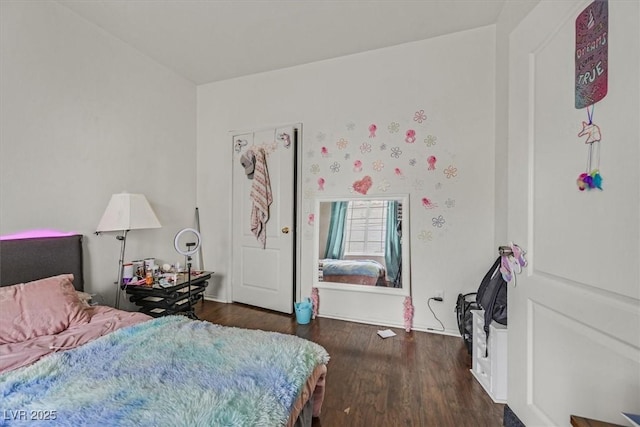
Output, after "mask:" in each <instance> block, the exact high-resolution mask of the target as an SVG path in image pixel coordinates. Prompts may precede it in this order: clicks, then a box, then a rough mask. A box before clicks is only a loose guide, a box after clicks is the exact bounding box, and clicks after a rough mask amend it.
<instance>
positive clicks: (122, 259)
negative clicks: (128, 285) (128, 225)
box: [116, 230, 129, 308]
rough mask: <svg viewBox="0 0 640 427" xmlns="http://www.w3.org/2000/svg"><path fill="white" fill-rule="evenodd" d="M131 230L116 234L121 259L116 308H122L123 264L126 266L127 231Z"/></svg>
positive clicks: (119, 262)
mask: <svg viewBox="0 0 640 427" xmlns="http://www.w3.org/2000/svg"><path fill="white" fill-rule="evenodd" d="M128 232H129V230H124V231H123V232H122V236H116V239H118V240H120V242H122V243H121V246H120V260H119V261H118V282H117V285H118V289H117V291H116V308H120V291H121V289H122V276H123V274H124V271H123V266H124V247H125V245H126V244H127V233H128Z"/></svg>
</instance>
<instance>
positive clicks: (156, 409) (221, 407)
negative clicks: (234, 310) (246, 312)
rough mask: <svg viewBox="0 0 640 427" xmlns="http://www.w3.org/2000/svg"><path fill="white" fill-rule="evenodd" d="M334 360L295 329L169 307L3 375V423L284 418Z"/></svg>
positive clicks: (255, 422) (245, 422) (228, 422)
mask: <svg viewBox="0 0 640 427" xmlns="http://www.w3.org/2000/svg"><path fill="white" fill-rule="evenodd" d="M328 361H329V356H328V354H327V352H326V351H325V349H324V348H322V347H321V346H319V345H318V344H315V343H313V342H311V341H308V340H304V339H301V338H298V337H296V336H292V335H285V334H280V333H275V332H264V331H257V330H248V329H239V328H230V327H224V326H219V325H214V324H212V323H209V322H201V321H193V320H189V319H186V318H184V317H182V316H168V317H163V318H158V319H153V320H150V321H147V322H143V323H140V324H138V325H135V326H131V327H128V328H124V329H120V330H118V331H116V332H113V333H111V334H109V335H106V336H104V337H102V338H99V339H97V340H95V341H93V342H91V343H89V344H86V345H83V346H81V347H78V348H76V349H73V350H68V351H63V352H58V353H55V354H52V355H50V356H47V357H45V358H43V359H42V360H40V361H38V362H37V363H35V364H33V365H30V366H27V367H24V368H21V369H18V370H15V371H12V372H7V373H5V374H2V375H0V425H24V424H26V422H25V421H23V420H21V419H20V418H23V419H24V416H26V417H27V419H29V420H31V418H32V417H33V415H35V416H36V417H37V416H38V415H40V416H41V417H43V416H44V415H46V412H37V411H49V417H48V418H49V419H48V420H43V421H41V422H40V423H41V424H42V425H48V426H51V425H65V426H81V425H90V426H98V425H100V426H107V425H113V426H116V425H117V426H182V425H188V426H279V425H283V424H285V423H286V422H287V419H288V417H289V413H290V411H291V409H292V407H293V404H294V402H295V401H296V399H297V397H298V395H299V394H300V392H301V390H302V388H303V387H304V384H305V382H306V380H307V378H308V377H309V376H310V375H311V373H312V372H313V370H314V368H315V367H316V366H317V365H319V364H326V363H327V362H328ZM23 411H24V412H23ZM51 414H54V417H53V418H55V419H54V420H51V418H52V416H51ZM34 424H37V423H34V422H33V421H29V425H34Z"/></svg>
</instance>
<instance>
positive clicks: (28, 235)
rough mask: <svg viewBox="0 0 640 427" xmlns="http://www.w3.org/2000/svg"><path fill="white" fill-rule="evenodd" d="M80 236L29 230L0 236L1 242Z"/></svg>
mask: <svg viewBox="0 0 640 427" xmlns="http://www.w3.org/2000/svg"><path fill="white" fill-rule="evenodd" d="M74 234H78V233H76V232H73V231H71V232H64V231H57V230H28V231H22V232H20V233H15V234H7V235H6V236H0V240H18V239H36V238H40V237H64V236H73V235H74Z"/></svg>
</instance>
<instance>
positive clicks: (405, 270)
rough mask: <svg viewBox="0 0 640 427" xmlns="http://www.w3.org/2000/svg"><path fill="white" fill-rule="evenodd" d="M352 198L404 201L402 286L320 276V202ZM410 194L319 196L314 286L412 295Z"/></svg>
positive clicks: (314, 229) (315, 223) (314, 256)
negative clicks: (338, 280) (359, 282)
mask: <svg viewBox="0 0 640 427" xmlns="http://www.w3.org/2000/svg"><path fill="white" fill-rule="evenodd" d="M351 200H400V201H401V202H402V288H385V287H382V286H365V285H358V284H349V283H336V282H325V281H323V280H320V278H319V277H318V276H319V274H318V271H319V267H320V203H329V202H346V201H351ZM410 211H411V210H410V206H409V194H385V195H375V196H373V195H371V196H363V197H317V198H316V200H315V208H314V213H315V219H314V222H313V268H314V269H313V286H315V287H317V288H319V289H333V290H338V291H349V292H366V293H376V294H388V295H398V296H410V295H411V257H410V247H411V241H410V239H409V236H411V232H410V226H411V221H410V218H411V215H410Z"/></svg>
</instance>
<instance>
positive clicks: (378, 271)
mask: <svg viewBox="0 0 640 427" xmlns="http://www.w3.org/2000/svg"><path fill="white" fill-rule="evenodd" d="M408 211H409V210H408V197H407V196H387V197H380V196H378V197H375V198H341V199H340V198H333V199H319V200H318V201H317V203H316V216H315V218H316V223H315V225H316V233H315V238H316V240H315V242H314V244H315V249H316V251H317V253H316V260H317V264H316V267H317V280H316V285H317V286H318V287H325V288H326V287H330V288H337V289H345V290H346V289H349V290H364V291H366V292H382V293H400V294H408V287H409V286H408V283H409V282H408V280H407V279H406V277H405V274H404V272H403V265H408V243H406V242H405V241H404V240H403V234H404V235H405V236H407V235H408V234H407V233H408V225H409V221H408Z"/></svg>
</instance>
